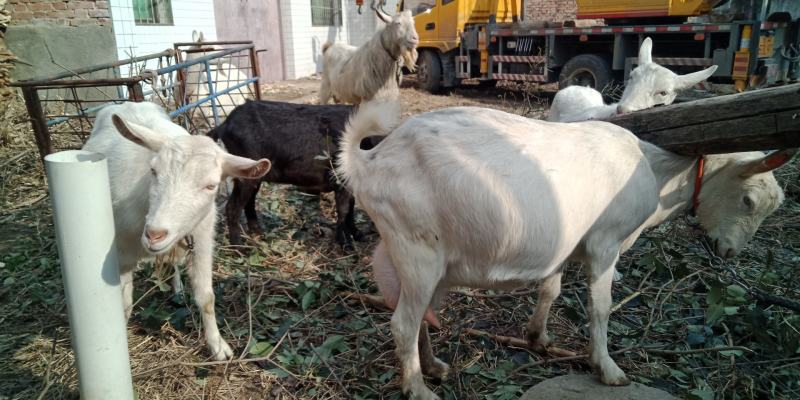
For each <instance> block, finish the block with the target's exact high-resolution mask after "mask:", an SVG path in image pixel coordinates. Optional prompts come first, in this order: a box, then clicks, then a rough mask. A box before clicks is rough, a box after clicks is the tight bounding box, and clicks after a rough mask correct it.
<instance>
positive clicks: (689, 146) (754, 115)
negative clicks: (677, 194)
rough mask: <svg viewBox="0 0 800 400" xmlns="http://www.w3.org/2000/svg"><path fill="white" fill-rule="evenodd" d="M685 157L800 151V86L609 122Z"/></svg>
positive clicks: (704, 101) (693, 103)
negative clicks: (787, 149) (685, 155)
mask: <svg viewBox="0 0 800 400" xmlns="http://www.w3.org/2000/svg"><path fill="white" fill-rule="evenodd" d="M609 122H612V123H614V124H616V125H619V126H622V127H624V128H627V129H629V130H631V131H632V132H633V133H634V134H636V135H637V136H639V137H640V138H641V139H643V140H647V141H648V142H651V143H653V144H656V145H658V146H661V147H663V148H665V149H667V150H670V151H674V152H676V153H681V154H687V155H700V154H718V153H730V152H738V151H753V150H774V149H781V148H789V147H798V146H800V84H793V85H787V86H781V87H775V88H769V89H762V90H757V91H753V92H745V93H740V94H735V95H729V96H718V97H713V98H709V99H702V100H696V101H691V102H686V103H680V104H673V105H670V106H666V107H657V108H653V109H649V110H644V111H639V112H635V113H631V114H626V115H620V116H616V117H613V118H611V119H609Z"/></svg>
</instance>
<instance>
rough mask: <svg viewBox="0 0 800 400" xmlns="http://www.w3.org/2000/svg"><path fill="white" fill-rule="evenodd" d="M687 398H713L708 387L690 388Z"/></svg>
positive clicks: (700, 399)
mask: <svg viewBox="0 0 800 400" xmlns="http://www.w3.org/2000/svg"><path fill="white" fill-rule="evenodd" d="M688 399H691V400H714V392H712V391H711V390H708V389H692V390H691V391H690V392H689V397H688Z"/></svg>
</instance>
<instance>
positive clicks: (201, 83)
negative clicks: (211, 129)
mask: <svg viewBox="0 0 800 400" xmlns="http://www.w3.org/2000/svg"><path fill="white" fill-rule="evenodd" d="M192 41H193V42H195V43H197V45H195V46H192V48H193V49H199V48H202V47H203V42H204V41H205V38H204V37H203V32H197V31H193V32H192ZM211 54H214V52H213V51H209V52H202V53H187V55H186V61H192V60H196V59H198V58H200V57H204V56H208V55H211ZM210 67H211V79H212V81H213V82H212V84H213V85H214V91H215V92H217V93H219V92H220V91H223V90H226V89H228V88H230V87H232V86H236V85H238V84H240V83H242V82H244V81H246V80H247V79H249V78H248V76H247V74H246V73H245V72H244V71H242V70H239V67H237V66H236V65H233V64H231V63H228V62H223V61H221V60H218V61H216V62H211V63H210ZM208 94H209V90H208V76H207V75H206V68H205V64H203V63H200V64H195V65H192V66H189V67H188V68H187V69H186V95H187V98H188V99H189V102H191V103H193V102H195V101H198V100H200V99H202V98H204V97H207V96H208ZM249 98H250V94H249V93H248V92H247V87H242V88H239V89H237V90H234V91H231V92H229V93H227V94H224V95H221V96H219V97H217V98H216V102H217V115H218V116H219V117H220V121H224V120H225V118H226V117H227V116H228V115H230V113H231V112H232V111H233V109H234V108H236V106H238V105H240V104H244V103H245V101H247V100H248V99H249ZM199 108H200V110H201V112H202V113H203V116H205V118H206V120H208V121H213V120H214V111H213V110H212V108H211V103H210V102H206V103H203V104H202V105H201V106H200V107H199Z"/></svg>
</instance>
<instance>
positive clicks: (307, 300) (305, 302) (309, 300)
mask: <svg viewBox="0 0 800 400" xmlns="http://www.w3.org/2000/svg"><path fill="white" fill-rule="evenodd" d="M316 300H317V294H316V293H314V292H313V291H311V290H309V291H307V292H306V294H304V295H303V299H302V300H301V301H300V307H301V308H302V309H303V311H305V310H307V309H308V306H310V305H312V304H314V301H316Z"/></svg>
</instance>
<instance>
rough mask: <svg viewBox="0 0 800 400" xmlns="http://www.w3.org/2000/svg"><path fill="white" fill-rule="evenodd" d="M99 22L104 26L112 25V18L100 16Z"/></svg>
mask: <svg viewBox="0 0 800 400" xmlns="http://www.w3.org/2000/svg"><path fill="white" fill-rule="evenodd" d="M97 23H98V24H100V25H102V26H105V25H111V18H98V19H97Z"/></svg>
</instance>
